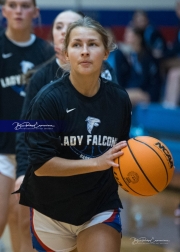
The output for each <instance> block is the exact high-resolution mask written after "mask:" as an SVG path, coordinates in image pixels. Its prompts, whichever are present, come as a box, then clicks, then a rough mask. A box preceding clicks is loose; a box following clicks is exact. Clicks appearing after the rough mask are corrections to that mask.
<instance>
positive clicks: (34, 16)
mask: <svg viewBox="0 0 180 252" xmlns="http://www.w3.org/2000/svg"><path fill="white" fill-rule="evenodd" d="M39 15H40V12H39V8H38V7H35V9H34V15H33V18H38V17H39Z"/></svg>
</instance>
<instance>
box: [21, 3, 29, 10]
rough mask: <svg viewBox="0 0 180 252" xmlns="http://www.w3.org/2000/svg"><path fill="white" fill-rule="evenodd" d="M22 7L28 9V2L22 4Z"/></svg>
mask: <svg viewBox="0 0 180 252" xmlns="http://www.w3.org/2000/svg"><path fill="white" fill-rule="evenodd" d="M22 8H24V9H28V8H30V5H29V4H22Z"/></svg>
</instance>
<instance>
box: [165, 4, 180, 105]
mask: <svg viewBox="0 0 180 252" xmlns="http://www.w3.org/2000/svg"><path fill="white" fill-rule="evenodd" d="M175 12H176V15H177V17H178V19H179V20H180V1H177V2H176V8H175ZM162 69H163V73H164V75H165V87H164V93H163V96H162V105H163V106H164V107H165V108H176V107H178V106H179V105H180V27H178V31H177V35H176V38H175V41H174V43H173V45H172V48H171V49H170V50H169V51H168V53H167V55H166V57H165V59H164V61H163V62H162Z"/></svg>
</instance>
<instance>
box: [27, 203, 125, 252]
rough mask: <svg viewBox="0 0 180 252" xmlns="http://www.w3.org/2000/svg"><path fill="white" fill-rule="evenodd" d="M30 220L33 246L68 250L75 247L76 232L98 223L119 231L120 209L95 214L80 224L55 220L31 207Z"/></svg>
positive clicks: (42, 251)
mask: <svg viewBox="0 0 180 252" xmlns="http://www.w3.org/2000/svg"><path fill="white" fill-rule="evenodd" d="M30 220H31V221H30V223H31V234H32V242H33V248H34V249H36V250H37V251H39V252H47V251H48V252H54V251H56V252H58V251H59V252H70V251H72V250H74V249H75V248H76V240H77V236H78V234H79V233H80V232H81V231H82V230H84V229H86V228H88V227H91V226H93V225H96V224H99V223H104V224H106V225H109V226H111V227H112V228H114V229H116V230H117V231H118V232H119V233H120V232H121V218H120V209H116V210H109V211H105V212H102V213H100V214H97V215H95V216H93V217H92V218H91V219H90V220H89V221H87V222H85V223H84V224H82V225H80V226H75V225H71V224H68V223H65V222H60V221H56V220H54V219H51V218H49V217H47V216H45V215H43V214H41V213H39V212H38V211H36V210H35V209H32V208H31V209H30Z"/></svg>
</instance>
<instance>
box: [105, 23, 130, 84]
mask: <svg viewBox="0 0 180 252" xmlns="http://www.w3.org/2000/svg"><path fill="white" fill-rule="evenodd" d="M106 30H107V32H108V34H109V36H110V38H112V39H113V42H114V43H115V44H116V49H115V50H114V51H112V52H110V53H109V56H108V59H107V62H108V63H109V65H110V66H111V67H112V68H113V69H114V71H115V74H116V77H117V82H118V84H119V85H122V86H123V85H124V83H126V81H127V78H128V76H129V64H128V62H127V59H126V54H124V51H122V50H120V49H119V48H118V43H117V41H116V39H115V36H114V34H113V32H112V30H111V29H110V28H107V29H106Z"/></svg>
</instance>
